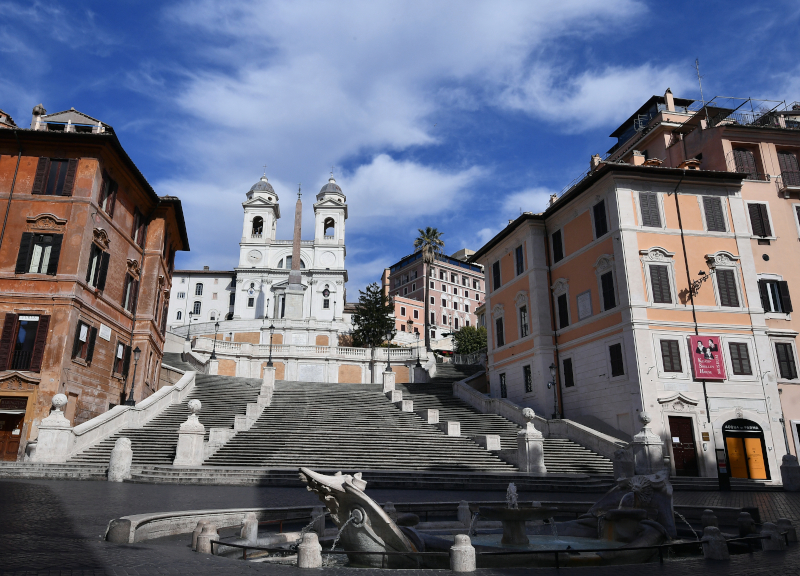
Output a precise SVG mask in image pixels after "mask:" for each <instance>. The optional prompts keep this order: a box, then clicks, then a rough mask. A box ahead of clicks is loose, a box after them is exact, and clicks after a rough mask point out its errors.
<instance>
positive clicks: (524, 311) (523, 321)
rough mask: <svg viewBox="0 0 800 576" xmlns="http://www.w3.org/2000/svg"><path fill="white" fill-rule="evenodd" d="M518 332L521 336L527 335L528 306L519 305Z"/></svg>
mask: <svg viewBox="0 0 800 576" xmlns="http://www.w3.org/2000/svg"><path fill="white" fill-rule="evenodd" d="M519 332H520V336H521V337H522V338H525V336H527V335H528V307H527V306H520V307H519Z"/></svg>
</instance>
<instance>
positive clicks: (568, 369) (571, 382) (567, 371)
mask: <svg viewBox="0 0 800 576" xmlns="http://www.w3.org/2000/svg"><path fill="white" fill-rule="evenodd" d="M563 364H564V388H571V387H572V386H575V375H574V374H573V373H572V358H565V359H564V362H563Z"/></svg>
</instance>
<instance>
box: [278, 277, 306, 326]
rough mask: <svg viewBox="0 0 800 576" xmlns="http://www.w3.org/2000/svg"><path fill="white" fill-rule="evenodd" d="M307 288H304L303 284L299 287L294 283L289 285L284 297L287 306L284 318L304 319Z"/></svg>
mask: <svg viewBox="0 0 800 576" xmlns="http://www.w3.org/2000/svg"><path fill="white" fill-rule="evenodd" d="M304 292H305V289H304V288H302V285H301V286H299V287H295V286H293V285H289V287H288V288H286V290H285V291H284V293H283V294H284V298H285V299H286V300H285V306H286V307H285V308H284V318H288V319H289V320H302V319H303V298H304Z"/></svg>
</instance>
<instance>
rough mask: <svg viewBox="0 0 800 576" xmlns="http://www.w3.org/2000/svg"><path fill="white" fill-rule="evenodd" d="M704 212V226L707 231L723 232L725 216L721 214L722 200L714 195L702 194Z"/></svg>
mask: <svg viewBox="0 0 800 576" xmlns="http://www.w3.org/2000/svg"><path fill="white" fill-rule="evenodd" d="M703 208H704V209H705V212H706V227H707V228H708V231H709V232H725V218H724V216H723V215H722V200H720V199H719V198H717V197H716V196H703Z"/></svg>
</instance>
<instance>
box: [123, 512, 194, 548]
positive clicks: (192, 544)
mask: <svg viewBox="0 0 800 576" xmlns="http://www.w3.org/2000/svg"><path fill="white" fill-rule="evenodd" d="M206 524H208V520H198V521H197V526H196V527H195V529H194V531H193V532H192V550H194V551H196V550H197V537H198V536H200V533H201V532H202V531H203V526H205V525H206ZM126 542H127V540H126Z"/></svg>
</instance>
